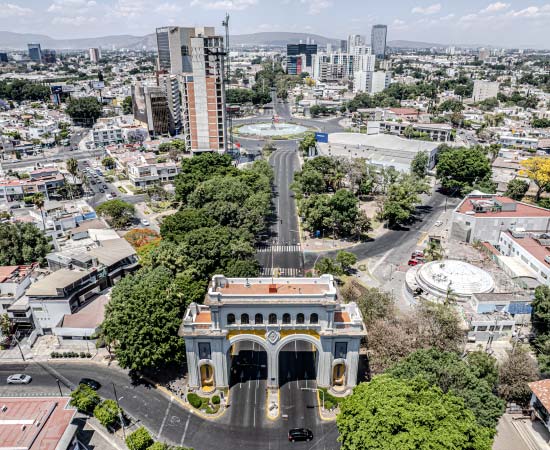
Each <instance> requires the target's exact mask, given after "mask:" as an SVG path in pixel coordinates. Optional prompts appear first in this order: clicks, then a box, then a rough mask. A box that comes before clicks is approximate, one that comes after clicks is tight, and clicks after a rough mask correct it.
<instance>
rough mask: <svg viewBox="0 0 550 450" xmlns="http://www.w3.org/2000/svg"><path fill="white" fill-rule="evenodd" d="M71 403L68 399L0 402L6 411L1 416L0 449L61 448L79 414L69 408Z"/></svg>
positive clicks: (31, 449)
mask: <svg viewBox="0 0 550 450" xmlns="http://www.w3.org/2000/svg"><path fill="white" fill-rule="evenodd" d="M69 400H70V399H69V398H67V397H64V398H62V397H50V398H32V397H29V398H17V397H13V398H11V397H10V398H6V397H4V398H0V404H1V405H2V406H5V407H6V408H7V409H6V410H5V411H3V412H0V449H9V450H56V449H57V448H59V447H58V446H59V445H60V442H61V440H62V438H63V436H64V435H65V434H66V433H69V432H70V430H69V427H70V425H71V422H72V420H73V417H74V415H75V413H76V410H75V409H72V408H70V407H69ZM75 430H76V428H75ZM67 444H68V442H67ZM67 444H66V445H65V447H64V448H66V446H67Z"/></svg>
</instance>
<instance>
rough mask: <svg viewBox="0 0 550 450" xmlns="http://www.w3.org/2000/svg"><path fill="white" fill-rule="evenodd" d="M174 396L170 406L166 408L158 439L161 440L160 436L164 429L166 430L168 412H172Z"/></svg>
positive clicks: (171, 398)
mask: <svg viewBox="0 0 550 450" xmlns="http://www.w3.org/2000/svg"><path fill="white" fill-rule="evenodd" d="M173 400H174V398H173V397H170V402H169V403H168V407H167V408H166V412H165V413H164V419H162V423H161V425H160V430H159V434H158V437H157V439H159V440H160V436H161V435H162V431H163V430H164V425H165V424H166V419H167V418H168V413H169V412H170V408H171V407H172V402H173Z"/></svg>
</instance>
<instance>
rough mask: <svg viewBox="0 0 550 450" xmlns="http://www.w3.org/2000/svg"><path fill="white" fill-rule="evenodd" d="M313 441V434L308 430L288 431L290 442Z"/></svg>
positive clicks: (293, 429) (296, 429)
mask: <svg viewBox="0 0 550 450" xmlns="http://www.w3.org/2000/svg"><path fill="white" fill-rule="evenodd" d="M312 439H313V433H312V431H311V430H309V429H308V428H291V429H290V430H289V431H288V440H289V441H290V442H296V441H311V440H312Z"/></svg>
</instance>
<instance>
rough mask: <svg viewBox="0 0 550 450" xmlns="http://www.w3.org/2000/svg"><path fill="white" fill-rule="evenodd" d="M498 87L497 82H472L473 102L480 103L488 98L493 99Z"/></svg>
mask: <svg viewBox="0 0 550 450" xmlns="http://www.w3.org/2000/svg"><path fill="white" fill-rule="evenodd" d="M499 87H500V83H499V82H498V81H487V80H474V93H473V96H472V98H473V101H474V102H482V101H483V100H487V99H488V98H495V97H496V96H497V94H498V90H499Z"/></svg>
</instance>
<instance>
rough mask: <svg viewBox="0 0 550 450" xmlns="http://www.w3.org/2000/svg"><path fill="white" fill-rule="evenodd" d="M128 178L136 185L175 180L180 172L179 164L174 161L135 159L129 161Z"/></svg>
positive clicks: (142, 185) (143, 185)
mask: <svg viewBox="0 0 550 450" xmlns="http://www.w3.org/2000/svg"><path fill="white" fill-rule="evenodd" d="M127 168H128V178H129V180H130V181H131V182H132V183H133V185H134V186H136V187H145V186H149V185H151V184H158V183H168V182H171V181H174V179H175V178H176V175H177V174H178V173H179V172H180V166H179V164H177V163H175V162H174V161H167V162H163V163H148V162H146V161H135V162H129V163H128V166H127Z"/></svg>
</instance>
